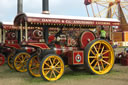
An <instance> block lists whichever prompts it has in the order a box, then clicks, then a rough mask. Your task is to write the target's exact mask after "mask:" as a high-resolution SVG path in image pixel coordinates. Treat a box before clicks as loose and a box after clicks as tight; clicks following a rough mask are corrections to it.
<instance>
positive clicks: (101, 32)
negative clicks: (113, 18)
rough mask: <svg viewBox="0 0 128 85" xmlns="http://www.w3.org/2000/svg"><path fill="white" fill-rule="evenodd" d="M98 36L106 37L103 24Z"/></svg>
mask: <svg viewBox="0 0 128 85" xmlns="http://www.w3.org/2000/svg"><path fill="white" fill-rule="evenodd" d="M100 38H101V39H106V31H105V30H104V27H103V26H101V31H100Z"/></svg>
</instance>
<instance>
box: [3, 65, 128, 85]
mask: <svg viewBox="0 0 128 85" xmlns="http://www.w3.org/2000/svg"><path fill="white" fill-rule="evenodd" d="M108 83H111V84H109V85H128V67H127V66H120V65H115V66H114V68H113V70H112V71H111V72H110V73H108V74H106V75H91V74H90V73H87V72H84V71H80V72H73V71H71V70H70V69H69V68H66V69H65V74H64V75H63V76H62V78H61V79H60V80H58V81H55V82H47V81H44V80H43V79H42V78H32V77H31V76H29V74H28V73H27V72H26V73H20V72H16V71H14V70H10V69H9V68H8V66H7V65H6V64H5V65H3V66H1V67H0V85H79V84H80V85H103V84H104V85H108Z"/></svg>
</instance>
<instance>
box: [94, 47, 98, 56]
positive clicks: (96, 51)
mask: <svg viewBox="0 0 128 85" xmlns="http://www.w3.org/2000/svg"><path fill="white" fill-rule="evenodd" d="M94 49H95V51H96V53H97V54H98V51H97V49H96V46H94Z"/></svg>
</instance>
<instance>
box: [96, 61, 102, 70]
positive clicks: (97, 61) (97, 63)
mask: <svg viewBox="0 0 128 85" xmlns="http://www.w3.org/2000/svg"><path fill="white" fill-rule="evenodd" d="M97 62H98V61H97ZM97 64H98V68H99V71H101V68H100V64H99V62H98V63H97Z"/></svg>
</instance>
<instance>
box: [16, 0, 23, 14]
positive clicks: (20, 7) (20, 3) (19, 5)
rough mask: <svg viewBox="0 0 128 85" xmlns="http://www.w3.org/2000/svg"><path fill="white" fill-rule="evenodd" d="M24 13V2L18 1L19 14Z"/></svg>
mask: <svg viewBox="0 0 128 85" xmlns="http://www.w3.org/2000/svg"><path fill="white" fill-rule="evenodd" d="M20 13H23V0H18V1H17V14H20Z"/></svg>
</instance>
